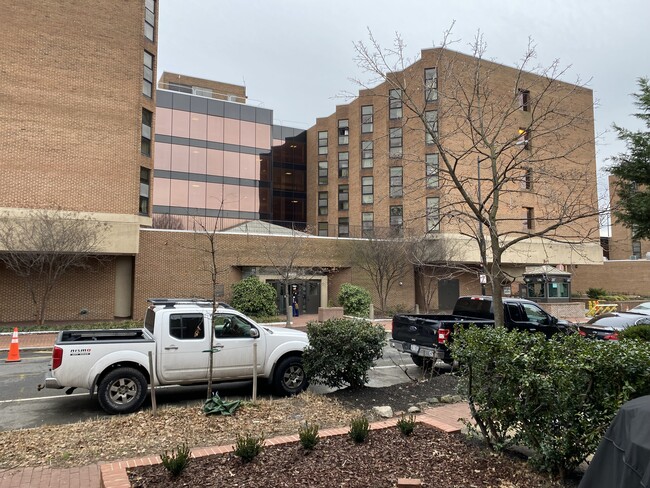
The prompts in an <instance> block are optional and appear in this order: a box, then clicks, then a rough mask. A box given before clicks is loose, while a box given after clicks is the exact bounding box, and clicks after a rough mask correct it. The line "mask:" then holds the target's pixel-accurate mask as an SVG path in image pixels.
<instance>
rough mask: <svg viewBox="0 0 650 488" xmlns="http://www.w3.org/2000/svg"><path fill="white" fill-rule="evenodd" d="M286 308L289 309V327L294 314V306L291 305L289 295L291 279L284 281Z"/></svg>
mask: <svg viewBox="0 0 650 488" xmlns="http://www.w3.org/2000/svg"><path fill="white" fill-rule="evenodd" d="M284 308H285V309H286V311H287V327H290V326H291V316H292V315H293V308H292V306H291V299H290V297H289V280H286V281H285V282H284Z"/></svg>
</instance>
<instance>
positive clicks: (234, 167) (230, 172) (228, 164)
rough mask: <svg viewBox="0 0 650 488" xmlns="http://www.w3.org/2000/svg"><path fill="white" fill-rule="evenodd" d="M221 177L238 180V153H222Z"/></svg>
mask: <svg viewBox="0 0 650 488" xmlns="http://www.w3.org/2000/svg"><path fill="white" fill-rule="evenodd" d="M223 175H224V176H233V177H235V178H239V153H236V152H230V151H225V152H224V153H223Z"/></svg>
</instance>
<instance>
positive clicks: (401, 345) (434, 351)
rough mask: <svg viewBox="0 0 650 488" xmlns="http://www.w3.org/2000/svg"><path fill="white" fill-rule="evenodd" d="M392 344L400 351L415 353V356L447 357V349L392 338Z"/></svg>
mask: <svg viewBox="0 0 650 488" xmlns="http://www.w3.org/2000/svg"><path fill="white" fill-rule="evenodd" d="M390 346H391V347H394V348H395V349H397V350H398V351H402V352H406V353H409V354H413V355H414V356H422V357H423V358H431V359H442V360H444V359H445V356H446V354H445V351H443V350H440V349H438V348H435V347H427V346H419V345H417V344H412V343H410V342H403V341H396V340H392V339H391V340H390Z"/></svg>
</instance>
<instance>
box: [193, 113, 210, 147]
mask: <svg viewBox="0 0 650 488" xmlns="http://www.w3.org/2000/svg"><path fill="white" fill-rule="evenodd" d="M207 136H208V116H207V115H204V114H191V116H190V138H192V139H199V140H201V141H205V139H206V137H207Z"/></svg>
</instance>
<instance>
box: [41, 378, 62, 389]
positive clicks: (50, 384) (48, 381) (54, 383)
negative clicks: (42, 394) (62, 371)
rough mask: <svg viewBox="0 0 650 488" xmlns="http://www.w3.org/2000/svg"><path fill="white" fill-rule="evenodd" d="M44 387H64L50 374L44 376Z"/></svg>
mask: <svg viewBox="0 0 650 488" xmlns="http://www.w3.org/2000/svg"><path fill="white" fill-rule="evenodd" d="M45 388H54V389H56V390H61V389H62V388H64V387H63V386H61V385H60V384H59V382H58V381H57V379H56V378H54V377H52V376H46V377H45Z"/></svg>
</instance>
